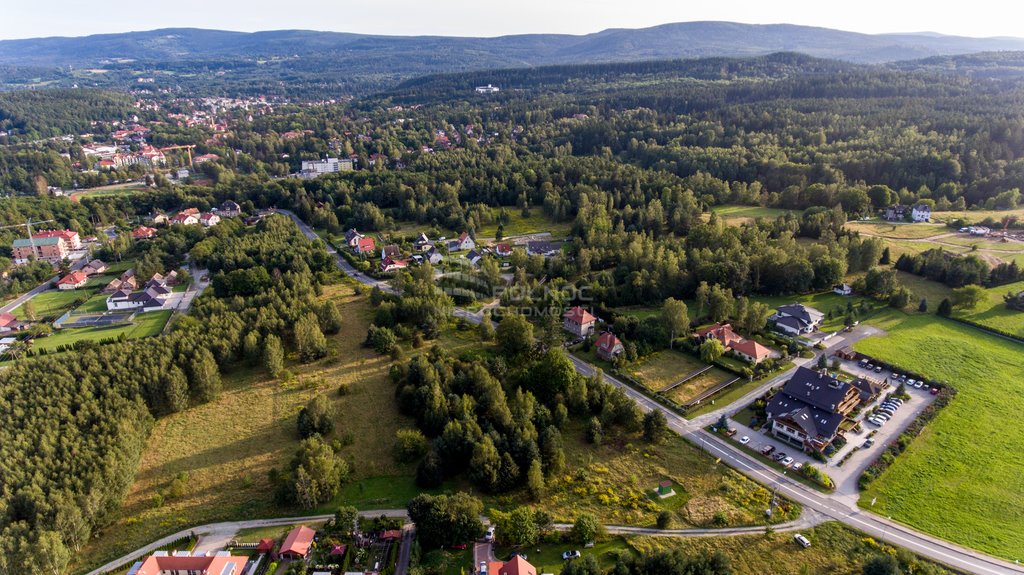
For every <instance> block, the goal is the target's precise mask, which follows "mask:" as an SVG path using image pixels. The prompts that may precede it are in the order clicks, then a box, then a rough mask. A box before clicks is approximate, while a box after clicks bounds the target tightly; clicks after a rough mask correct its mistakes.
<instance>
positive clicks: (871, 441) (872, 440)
mask: <svg viewBox="0 0 1024 575" xmlns="http://www.w3.org/2000/svg"><path fill="white" fill-rule="evenodd" d="M874 444H875V438H873V437H869V438H868V439H867V441H865V442H864V445H862V446H861V447H864V448H868V447H871V446H872V445H874Z"/></svg>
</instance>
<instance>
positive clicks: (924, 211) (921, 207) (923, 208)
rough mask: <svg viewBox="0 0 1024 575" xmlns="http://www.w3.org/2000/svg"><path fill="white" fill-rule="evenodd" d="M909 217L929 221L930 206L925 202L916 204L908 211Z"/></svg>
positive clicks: (930, 215)
mask: <svg viewBox="0 0 1024 575" xmlns="http://www.w3.org/2000/svg"><path fill="white" fill-rule="evenodd" d="M910 219H912V220H914V221H915V222H928V221H931V219H932V208H931V207H930V206H928V205H926V204H918V205H916V206H914V208H913V209H912V210H911V211H910Z"/></svg>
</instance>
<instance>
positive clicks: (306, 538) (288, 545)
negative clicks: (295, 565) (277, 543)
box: [277, 525, 316, 559]
mask: <svg viewBox="0 0 1024 575" xmlns="http://www.w3.org/2000/svg"><path fill="white" fill-rule="evenodd" d="M315 536H316V531H314V530H312V529H310V528H309V527H306V526H305V525H299V526H298V527H296V528H295V529H292V530H291V531H290V532H288V536H287V537H285V538H284V543H281V550H280V551H278V553H277V554H278V556H279V557H283V558H285V559H304V558H305V557H306V555H308V554H309V548H310V547H311V546H312V545H313V538H314V537H315Z"/></svg>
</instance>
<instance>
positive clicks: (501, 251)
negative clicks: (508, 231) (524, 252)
mask: <svg viewBox="0 0 1024 575" xmlns="http://www.w3.org/2000/svg"><path fill="white" fill-rule="evenodd" d="M494 253H496V254H498V257H499V258H507V257H509V256H510V255H512V244H505V243H500V244H498V245H496V246H494Z"/></svg>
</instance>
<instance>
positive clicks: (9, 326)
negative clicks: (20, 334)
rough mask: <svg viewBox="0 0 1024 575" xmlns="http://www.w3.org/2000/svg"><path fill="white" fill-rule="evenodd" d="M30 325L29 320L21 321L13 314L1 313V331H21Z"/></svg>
mask: <svg viewBox="0 0 1024 575" xmlns="http://www.w3.org/2000/svg"><path fill="white" fill-rule="evenodd" d="M28 325H29V323H28V322H24V321H20V320H19V319H18V318H16V317H14V315H13V314H9V313H0V333H11V332H14V331H21V330H23V329H25V328H26V327H28Z"/></svg>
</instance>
